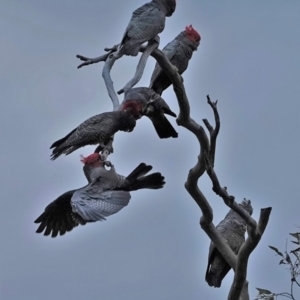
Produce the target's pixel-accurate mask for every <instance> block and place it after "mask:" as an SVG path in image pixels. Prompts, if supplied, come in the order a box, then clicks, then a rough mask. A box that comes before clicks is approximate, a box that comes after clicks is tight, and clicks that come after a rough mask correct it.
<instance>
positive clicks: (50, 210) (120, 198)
mask: <svg viewBox="0 0 300 300" xmlns="http://www.w3.org/2000/svg"><path fill="white" fill-rule="evenodd" d="M82 162H83V163H84V173H85V175H86V178H87V180H88V182H89V184H88V185H86V186H85V187H83V188H80V189H77V190H72V191H68V192H66V193H64V194H63V195H61V196H59V197H58V198H57V199H56V200H54V201H53V202H51V203H50V204H49V205H48V206H47V207H46V208H45V211H44V212H43V213H42V214H41V215H40V216H39V217H38V218H37V219H36V220H35V223H41V224H40V225H39V227H38V229H37V231H36V232H37V233H42V232H43V231H44V230H45V232H44V235H50V234H51V236H52V237H56V236H57V235H58V234H60V235H63V234H65V233H66V232H67V231H71V230H72V229H73V228H74V227H76V226H78V225H79V224H81V225H85V224H86V223H87V222H96V221H103V220H106V217H108V216H110V215H112V214H115V213H117V212H118V211H120V210H121V209H122V208H123V207H125V206H126V205H128V203H129V200H130V198H131V196H130V191H135V190H139V189H160V188H162V187H163V185H164V184H165V182H164V177H163V176H162V175H161V174H160V173H153V174H150V175H147V176H146V174H147V173H148V172H149V171H150V170H151V169H152V166H149V165H146V164H144V163H141V164H140V165H139V166H138V167H136V168H135V169H134V170H133V171H132V172H131V173H130V174H129V175H128V176H127V177H125V176H122V175H119V174H117V173H116V170H115V168H114V166H113V165H111V164H110V166H111V168H110V170H107V169H105V166H104V165H105V164H107V163H109V162H103V161H102V160H101V156H100V155H99V153H94V154H91V155H90V156H88V157H86V158H83V159H82Z"/></svg>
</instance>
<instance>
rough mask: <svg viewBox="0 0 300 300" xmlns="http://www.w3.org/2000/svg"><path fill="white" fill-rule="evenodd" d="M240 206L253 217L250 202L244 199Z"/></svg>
mask: <svg viewBox="0 0 300 300" xmlns="http://www.w3.org/2000/svg"><path fill="white" fill-rule="evenodd" d="M239 205H240V206H242V207H243V208H244V209H245V210H246V211H247V212H248V213H249V214H250V216H251V215H252V213H253V207H252V205H251V201H250V200H246V199H244V200H243V201H242V202H241V203H240V204H239Z"/></svg>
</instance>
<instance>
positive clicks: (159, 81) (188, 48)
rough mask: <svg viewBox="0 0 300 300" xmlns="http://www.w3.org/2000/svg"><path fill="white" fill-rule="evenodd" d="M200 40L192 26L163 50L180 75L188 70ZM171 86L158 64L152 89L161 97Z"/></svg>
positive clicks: (153, 76) (151, 84) (152, 79)
mask: <svg viewBox="0 0 300 300" xmlns="http://www.w3.org/2000/svg"><path fill="white" fill-rule="evenodd" d="M200 40H201V37H200V35H199V33H198V32H197V31H196V30H195V29H194V28H193V26H192V25H190V26H187V27H186V28H185V30H184V31H182V32H180V33H179V34H178V35H177V36H176V38H175V39H174V40H173V41H171V42H170V43H168V44H167V45H166V46H165V47H164V48H163V50H162V52H163V53H164V54H165V55H166V56H167V58H168V59H169V60H170V62H171V63H172V64H173V65H174V66H175V67H176V68H177V69H178V73H179V74H182V73H183V72H184V71H185V70H186V69H187V67H188V64H189V60H190V59H191V57H192V55H193V52H194V51H196V50H197V48H198V46H199V44H200ZM170 85H171V80H170V79H169V77H168V76H167V74H166V73H165V72H164V71H163V70H162V69H161V67H160V66H159V64H158V63H156V65H155V68H154V71H153V73H152V77H151V82H150V88H152V89H153V90H154V91H155V92H156V93H158V94H160V95H161V94H162V92H163V91H164V90H165V89H167V88H168V87H169V86H170Z"/></svg>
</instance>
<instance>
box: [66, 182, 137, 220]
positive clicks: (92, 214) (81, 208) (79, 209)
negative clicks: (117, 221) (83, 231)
mask: <svg viewBox="0 0 300 300" xmlns="http://www.w3.org/2000/svg"><path fill="white" fill-rule="evenodd" d="M130 198H131V196H130V193H129V192H124V191H105V192H102V193H100V194H99V193H97V191H94V192H93V191H92V189H86V188H82V189H80V190H78V191H76V192H75V193H74V195H73V197H72V199H71V206H72V210H73V212H76V213H77V214H79V215H80V216H81V217H82V218H83V219H84V220H86V221H103V220H105V219H106V217H108V216H110V215H112V214H115V213H117V212H118V211H120V210H121V209H122V208H123V207H124V206H126V205H127V204H128V203H129V200H130Z"/></svg>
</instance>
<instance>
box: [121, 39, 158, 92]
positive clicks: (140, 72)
mask: <svg viewBox="0 0 300 300" xmlns="http://www.w3.org/2000/svg"><path fill="white" fill-rule="evenodd" d="M159 40H160V38H159V36H156V38H155V39H153V40H152V41H149V42H148V45H147V48H146V49H145V50H144V52H143V54H142V56H141V58H140V60H139V63H138V65H137V67H136V72H135V74H134V76H133V78H132V79H130V80H129V81H128V82H127V83H126V85H125V86H124V87H123V88H122V89H121V90H119V91H118V95H120V94H122V93H126V92H127V91H129V90H130V89H131V88H133V87H134V86H135V85H136V84H137V83H138V82H139V81H140V79H141V78H142V75H143V73H144V69H145V66H146V63H147V60H148V57H149V55H150V54H151V53H152V52H153V50H154V49H156V48H157V47H158V46H159Z"/></svg>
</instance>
